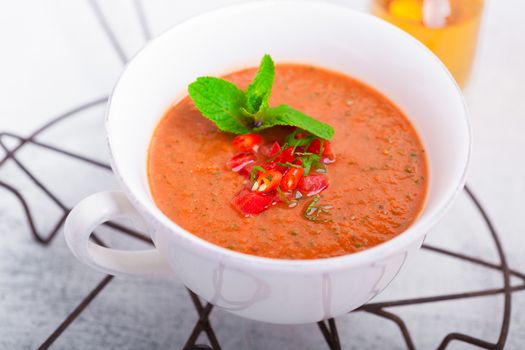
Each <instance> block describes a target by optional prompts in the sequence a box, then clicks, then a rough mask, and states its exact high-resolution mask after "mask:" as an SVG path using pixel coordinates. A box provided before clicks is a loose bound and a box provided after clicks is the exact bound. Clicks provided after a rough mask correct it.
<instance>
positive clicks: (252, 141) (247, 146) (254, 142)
mask: <svg viewBox="0 0 525 350" xmlns="http://www.w3.org/2000/svg"><path fill="white" fill-rule="evenodd" d="M262 143H263V138H262V136H261V135H258V134H247V135H239V136H236V137H235V138H234V139H233V142H232V145H233V148H235V149H236V150H237V151H239V152H257V150H258V149H259V146H260V145H261V144H262Z"/></svg>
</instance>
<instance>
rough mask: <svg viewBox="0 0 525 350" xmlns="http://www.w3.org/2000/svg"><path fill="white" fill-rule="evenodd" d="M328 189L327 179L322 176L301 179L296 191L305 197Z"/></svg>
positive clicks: (309, 176)
mask: <svg viewBox="0 0 525 350" xmlns="http://www.w3.org/2000/svg"><path fill="white" fill-rule="evenodd" d="M327 187H328V179H327V178H326V177H325V176H323V175H308V176H304V177H302V178H301V180H300V181H299V183H298V184H297V189H298V190H299V191H301V193H302V194H303V195H305V196H313V195H316V194H318V193H319V192H321V191H323V190H325V189H326V188H327Z"/></svg>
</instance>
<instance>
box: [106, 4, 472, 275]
mask: <svg viewBox="0 0 525 350" xmlns="http://www.w3.org/2000/svg"><path fill="white" fill-rule="evenodd" d="M283 4H288V5H289V4H295V5H300V6H301V7H304V6H314V7H315V6H319V7H325V8H327V9H330V10H334V11H338V12H346V14H347V15H348V16H361V17H367V20H368V21H370V22H371V23H372V22H376V24H374V25H382V26H388V27H390V28H389V30H390V31H395V32H397V34H398V35H401V36H403V37H404V39H403V40H405V41H406V42H407V44H411V45H415V46H418V47H419V49H420V50H424V51H425V52H426V55H427V57H428V59H431V60H434V62H435V63H437V65H436V67H439V68H440V69H441V71H442V73H444V74H446V75H447V76H448V79H449V80H450V82H451V83H452V87H453V88H454V89H455V91H456V93H457V94H458V95H459V98H460V100H461V102H462V107H463V113H462V116H463V119H464V122H465V124H466V130H467V133H466V135H465V136H466V137H467V148H468V149H467V153H466V159H465V164H464V165H463V169H462V173H461V176H460V177H459V178H458V179H457V180H456V182H455V183H453V184H451V185H449V186H450V187H452V186H453V187H454V190H453V192H451V193H450V195H449V196H448V198H446V201H445V202H444V203H443V204H442V205H441V206H440V207H438V208H437V209H435V210H434V212H432V214H431V215H430V216H429V218H428V219H427V220H425V221H418V220H416V222H414V223H413V224H412V225H410V226H409V227H408V228H407V229H406V230H405V231H403V232H401V233H400V234H398V235H397V236H395V237H393V238H391V239H389V240H387V241H385V242H383V243H380V244H378V245H376V246H373V247H371V248H367V249H365V250H363V251H359V252H356V253H351V254H346V255H341V256H335V257H329V258H320V259H302V260H296V259H279V258H268V257H262V256H257V255H250V254H246V253H241V252H237V251H233V250H230V249H226V248H223V247H221V246H219V245H216V244H214V243H211V242H209V241H206V240H204V239H202V238H200V237H199V236H197V235H194V234H192V233H191V232H189V231H188V230H186V229H184V228H182V227H181V226H179V225H178V224H176V223H175V222H174V221H172V220H170V219H169V218H168V217H167V216H166V215H165V214H164V213H162V212H161V211H160V209H159V208H158V207H157V206H156V205H155V203H153V201H151V202H152V206H153V208H154V209H155V212H153V213H152V212H151V210H150V209H149V208H148V206H147V205H145V204H144V203H142V201H141V200H140V199H139V196H137V195H136V194H135V191H136V190H135V189H134V188H133V187H132V186H130V185H128V183H127V182H126V179H125V176H124V175H123V173H122V172H121V171H120V169H119V165H118V161H117V159H116V158H115V157H114V154H113V148H112V138H113V137H114V136H112V135H115V133H112V131H111V127H110V118H111V114H112V113H111V111H112V102H113V98H114V97H115V94H116V92H117V90H118V89H119V86H120V85H121V83H122V80H123V79H122V78H123V77H124V76H125V75H126V73H127V72H128V71H129V67H131V66H133V65H134V64H135V62H136V60H135V59H136V58H137V57H139V56H141V55H142V54H144V52H145V51H148V50H150V49H151V47H153V46H154V45H157V44H158V43H159V42H160V41H162V40H163V39H164V38H165V37H167V36H168V35H169V34H170V33H171V32H173V31H177V30H179V28H180V27H183V26H184V25H187V24H191V23H192V22H196V21H203V20H205V19H206V18H208V17H213V16H223V15H227V14H229V13H231V12H234V11H240V10H243V9H245V10H249V9H252V8H256V7H258V6H280V5H283ZM327 68H328V69H329V67H327ZM394 103H395V101H394ZM105 113H106V116H105V133H106V134H105V137H106V143H107V147H108V149H109V158H110V164H111V168H112V170H113V173H114V174H115V176H116V178H117V182H118V183H119V185H120V187H121V188H122V189H123V190H124V192H125V194H126V196H127V197H128V199H129V200H130V201H131V203H132V204H133V205H134V206H135V208H137V209H139V212H140V213H141V215H143V216H145V217H146V218H147V219H151V220H152V221H153V222H154V223H155V224H156V225H160V226H161V227H162V228H163V229H164V230H168V231H170V232H169V234H170V235H171V237H172V238H174V239H176V240H177V241H178V243H177V244H182V245H183V247H184V248H188V249H191V250H192V251H195V250H196V249H201V251H200V253H201V254H203V255H204V254H207V255H206V258H208V259H218V260H220V261H221V262H223V263H228V264H234V265H235V264H236V265H237V266H238V267H242V266H244V267H249V268H251V269H258V270H269V269H270V270H276V269H278V270H281V271H284V270H286V271H290V272H294V273H301V274H304V273H307V274H309V273H316V272H326V271H336V270H341V269H347V268H349V267H357V266H362V265H365V264H370V263H373V262H375V261H378V260H380V259H384V258H386V257H389V256H392V255H394V254H396V253H399V252H403V251H404V250H405V249H406V248H407V247H408V246H409V245H410V244H411V243H413V242H415V241H416V240H417V239H418V238H421V236H424V235H426V234H427V233H428V232H429V230H430V229H431V228H433V227H434V226H435V225H436V224H437V223H438V222H439V221H440V220H441V219H442V217H443V216H444V215H445V214H446V212H447V211H448V210H449V209H450V207H451V206H452V204H453V203H454V201H455V199H456V198H457V196H458V195H459V193H460V192H461V191H462V189H463V187H464V185H465V183H466V178H467V175H468V168H469V164H470V160H471V152H472V125H471V123H470V118H469V115H470V113H469V110H468V107H467V104H466V101H465V98H464V96H463V93H462V90H461V89H460V87H459V86H458V84H457V83H456V81H455V79H454V78H453V76H452V74H451V73H450V72H449V70H448V69H447V68H446V67H445V65H444V64H443V63H442V62H441V60H439V58H438V57H437V56H436V55H435V54H434V53H433V52H432V51H430V50H429V49H428V48H427V47H426V46H425V45H424V44H422V43H421V42H419V41H418V40H417V39H415V38H413V37H412V36H411V35H410V34H408V33H406V32H404V31H403V30H402V29H399V28H398V27H396V26H394V25H392V24H390V23H388V22H386V21H384V20H382V19H379V18H377V17H375V16H373V15H371V14H369V13H365V12H361V11H357V10H354V9H352V8H349V7H347V6H343V5H337V4H333V3H327V2H322V1H320V0H309V1H300V0H269V1H265V0H257V1H250V2H247V3H235V4H232V5H228V6H224V7H220V8H215V9H211V10H208V11H204V12H201V13H198V14H196V15H193V16H189V17H187V18H185V19H184V20H182V21H180V22H178V23H176V24H175V25H173V26H171V27H169V28H168V29H166V30H165V31H163V32H162V33H161V34H160V35H158V36H157V37H155V38H154V39H152V40H150V41H149V42H148V43H147V44H146V45H145V46H144V47H143V48H142V49H141V50H139V51H138V52H137V53H136V54H135V55H134V56H133V57H132V58H130V60H129V61H128V62H127V64H126V65H125V67H124V69H123V71H122V73H121V75H120V76H119V78H118V80H117V82H116V83H115V85H114V87H113V90H112V92H111V94H110V97H109V99H108V102H107V106H106V112H105ZM423 210H424V209H423ZM150 225H151V224H150ZM153 238H155V237H154V236H153Z"/></svg>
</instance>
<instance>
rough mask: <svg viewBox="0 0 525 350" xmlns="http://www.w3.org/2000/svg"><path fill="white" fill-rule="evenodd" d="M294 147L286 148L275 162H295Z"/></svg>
mask: <svg viewBox="0 0 525 350" xmlns="http://www.w3.org/2000/svg"><path fill="white" fill-rule="evenodd" d="M293 154H294V152H293V147H286V148H285V149H284V150H283V151H282V152H281V153H280V154H279V155H278V156H277V157H276V158H275V161H276V162H279V163H286V162H289V163H291V162H293V160H294V155H293Z"/></svg>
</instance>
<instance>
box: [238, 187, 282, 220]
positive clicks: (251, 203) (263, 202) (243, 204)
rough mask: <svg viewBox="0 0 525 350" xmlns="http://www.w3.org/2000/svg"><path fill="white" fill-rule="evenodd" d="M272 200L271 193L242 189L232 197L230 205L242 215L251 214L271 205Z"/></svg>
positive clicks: (256, 213) (260, 211)
mask: <svg viewBox="0 0 525 350" xmlns="http://www.w3.org/2000/svg"><path fill="white" fill-rule="evenodd" d="M273 200H274V196H273V195H266V194H262V193H256V192H251V191H248V190H247V189H243V190H242V191H241V192H239V193H237V195H236V196H235V197H233V199H232V201H231V205H232V207H233V208H234V209H235V210H237V211H238V212H239V213H240V214H241V215H242V216H253V215H258V214H260V213H262V212H263V211H265V210H266V209H268V208H269V207H270V206H271V205H272V202H273Z"/></svg>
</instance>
